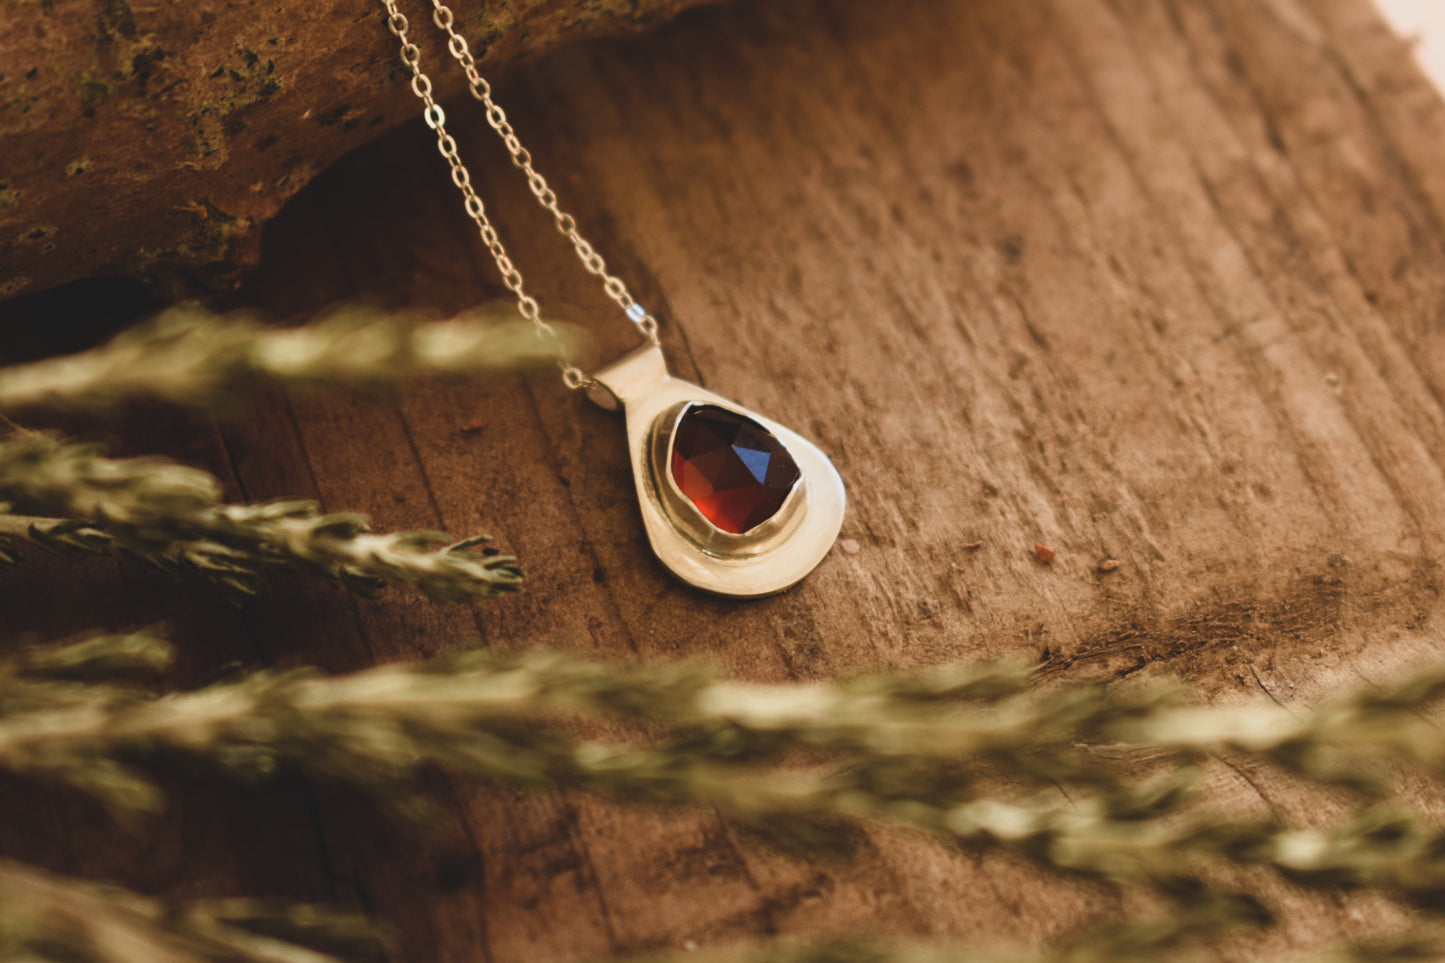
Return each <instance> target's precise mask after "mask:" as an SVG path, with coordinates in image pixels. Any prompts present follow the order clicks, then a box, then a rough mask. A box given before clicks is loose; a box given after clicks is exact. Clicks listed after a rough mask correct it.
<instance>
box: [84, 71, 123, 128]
mask: <svg viewBox="0 0 1445 963" xmlns="http://www.w3.org/2000/svg"><path fill="white" fill-rule="evenodd" d="M76 87H77V89H78V90H79V92H80V112H81V113H82V114H84V115H85V116H87V117H94V116H95V108H96V105H97V104H99V103H100V102H101V101H102V100H104V99H105V98H107V97H109V96H110V95H111V94H113V93H115V88H114V87H112V86H111V85H110V84H109V83H107V82H106V81H105V79H104V78H102V77H98V76H96V75H95V74H90V73H86V74H81V75H80V76H79V77H78V78H76Z"/></svg>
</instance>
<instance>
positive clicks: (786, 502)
mask: <svg viewBox="0 0 1445 963" xmlns="http://www.w3.org/2000/svg"><path fill="white" fill-rule="evenodd" d="M705 407H706V408H721V409H722V410H724V411H730V412H732V413H733V414H735V415H737V416H738V417H740V418H746V419H747V420H748V421H751V422H752V423H753V424H755V425H757V426H758V427H759V428H762V429H763V430H764V431H767V432H768V434H770V435H771V434H773V433H772V432H771V431H770V430H769V429H768V428H767V427H766V426H765V425H763V424H762V423H761V422H759V421H758V420H757V419H756V418H754V417H753V416H752V415H750V414H747V413H746V412H744V411H742V410H740V409H739V408H738V407H737V406H736V405H722V404H718V403H717V402H716V401H684V402H680V403H679V404H676V405H673V406H672V407H671V408H668V409H667V410H665V411H663V412H662V413H661V414H660V415H658V416H657V420H656V421H655V422H653V425H652V446H651V447H652V474H653V484H654V486H655V487H656V489H657V491H658V493H659V494H661V495H662V502H663V507H664V508H665V510H666V512H667V515H668V517H669V518H670V519H671V520H672V522H673V524H675V525H676V526H677V527H678V529H680V530H681V531H682V532H683V533H684V534H685V535H687V537H688V538H690V539H692V540H693V541H694V542H696V543H697V545H698V547H700V548H701V549H702V550H703V551H705V552H707V553H708V554H709V555H716V556H718V557H719V558H730V557H731V558H737V557H744V556H748V555H759V554H761V553H763V552H766V551H768V550H769V549H773V548H776V547H778V546H779V545H781V544H782V543H783V542H784V541H786V540H787V539H788V537H789V536H791V535H792V534H793V532H795V531H796V530H797V528H798V526H799V525H801V524H802V522H803V516H804V514H805V513H806V512H807V510H808V480H807V478H806V477H804V476H803V473H802V468H801V467H799V469H798V479H797V481H795V482H793V486H792V488H791V489H789V490H788V494H787V495H786V496H785V497H784V499H783V504H782V505H780V506H778V510H777V511H776V512H774V513H773V516H772V517H771V518H769V519H768V520H767V521H765V522H762V523H761V524H759V525H755V526H753V527H752V528H750V529H748V530H747V531H746V532H729V531H725V530H723V529H721V528H718V527H717V526H716V525H714V524H713V523H712V522H711V521H709V520H708V518H707V516H706V515H704V514H703V513H702V512H701V511H700V510H698V507H697V506H696V505H694V504H693V502H692V499H690V498H688V497H687V495H686V494H684V493H683V491H682V489H681V488H680V487H678V484H677V479H676V478H674V477H672V471H671V465H672V446H673V441H674V439H675V438H676V435H677V426H678V425H680V424H681V423H682V419H683V418H685V417H687V413H688V412H690V411H692V410H693V409H694V408H705ZM773 437H774V438H777V435H773ZM777 440H778V444H780V445H782V446H783V448H784V449H787V447H788V446H787V443H786V442H785V441H784V440H783V439H781V438H778V439H777ZM788 457H789V458H792V457H793V453H792V451H788ZM794 463H795V464H796V460H795V462H794Z"/></svg>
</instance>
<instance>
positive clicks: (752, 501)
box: [670, 405, 800, 535]
mask: <svg viewBox="0 0 1445 963" xmlns="http://www.w3.org/2000/svg"><path fill="white" fill-rule="evenodd" d="M670 467H671V470H672V478H673V481H675V482H677V487H678V488H679V489H680V490H681V491H682V493H683V494H684V495H686V496H687V498H688V500H689V501H691V502H692V503H693V504H694V505H696V506H697V510H698V511H700V512H702V514H703V516H704V517H705V518H706V519H707V520H708V521H710V522H712V523H713V525H715V526H717V527H718V528H720V529H722V530H723V531H725V532H731V533H732V534H734V535H741V534H744V533H745V532H748V531H750V530H752V529H754V528H756V527H757V526H759V525H761V524H762V523H763V522H766V521H767V520H768V519H770V518H772V517H773V515H775V514H776V513H777V511H778V509H779V508H781V507H782V505H783V502H784V501H785V500H786V499H787V497H788V493H789V492H790V491H792V490H793V485H795V484H796V483H797V481H798V478H799V475H800V473H799V471H798V466H797V464H796V463H795V462H794V461H793V456H792V455H790V454H788V450H787V449H786V448H784V447H783V443H782V442H780V441H778V439H777V437H776V436H775V435H774V434H773V433H772V432H770V431H768V430H767V429H766V428H764V427H763V426H762V425H760V424H758V423H757V422H756V421H753V420H752V419H751V418H745V417H743V416H742V415H739V414H737V413H736V412H732V411H728V410H727V409H726V408H720V407H718V406H717V405H697V406H695V407H693V408H690V409H688V411H687V413H686V414H684V415H683V416H682V420H681V421H679V422H678V425H677V428H676V430H675V431H674V433H673V438H672V464H671V466H670Z"/></svg>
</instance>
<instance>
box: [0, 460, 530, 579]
mask: <svg viewBox="0 0 1445 963" xmlns="http://www.w3.org/2000/svg"><path fill="white" fill-rule="evenodd" d="M220 492H221V486H220V483H219V482H218V481H217V480H216V479H215V478H214V477H213V476H211V475H210V474H208V473H206V472H203V471H200V470H199V469H195V468H189V467H186V466H184V465H177V464H175V463H173V462H169V461H165V460H162V459H156V458H124V459H113V458H105V457H103V456H102V455H101V454H100V453H99V452H97V451H96V450H95V449H94V448H93V447H92V446H87V445H79V444H74V443H69V442H65V441H63V440H61V439H58V438H55V437H54V436H51V435H48V434H42V433H22V434H16V435H11V436H9V437H6V438H0V502H8V503H10V504H11V505H12V506H13V509H14V510H15V511H19V512H29V513H36V514H43V515H48V516H63V517H64V519H65V521H57V522H55V523H54V524H51V525H49V527H45V526H44V525H34V524H32V525H31V526H30V527H28V528H27V531H26V537H27V538H28V539H29V540H31V541H39V542H42V543H46V542H48V543H49V547H53V548H57V549H62V550H63V549H65V548H71V549H75V550H86V549H91V548H94V549H98V548H99V546H100V544H101V541H102V539H103V538H109V539H110V541H111V543H112V544H113V545H114V547H115V548H116V549H117V550H120V551H122V552H125V553H126V554H129V555H132V556H135V557H137V558H139V559H141V560H142V561H147V562H150V563H152V564H156V565H159V566H160V567H162V568H166V569H169V570H182V569H185V570H192V571H195V572H198V573H199V574H201V575H203V576H206V577H208V578H210V579H211V580H212V581H215V582H217V583H218V584H221V585H222V586H223V587H225V588H228V589H231V590H234V591H237V592H247V591H253V590H254V587H255V581H256V572H257V570H258V569H259V568H261V567H265V566H282V567H287V568H291V569H295V570H299V571H302V572H306V573H308V574H312V575H318V576H321V577H323V578H327V579H331V580H336V581H340V582H342V583H344V584H346V585H347V586H348V587H350V588H352V589H354V590H356V591H358V592H361V593H363V594H369V593H373V592H375V591H377V590H378V589H380V588H381V587H382V586H384V585H385V584H387V583H402V584H407V585H411V586H413V587H415V588H417V589H419V590H420V591H422V592H424V593H426V594H427V595H429V596H431V597H432V598H434V599H438V600H441V601H459V600H463V599H467V598H473V597H477V596H489V595H502V594H506V593H509V592H515V591H518V590H519V589H520V586H521V581H522V577H523V576H522V571H521V569H520V568H519V567H518V566H517V564H516V559H515V558H513V557H511V556H505V555H500V554H495V553H491V552H489V551H487V550H484V549H482V548H481V546H482V544H483V543H484V542H485V541H486V539H485V538H473V539H465V540H463V541H460V542H453V543H449V542H448V539H447V538H446V536H444V535H441V534H439V533H435V532H402V533H394V534H375V533H372V532H371V531H370V530H369V528H368V526H367V521H366V518H365V517H364V516H361V515H355V514H333V515H322V514H320V512H319V510H318V507H317V505H316V504H315V503H314V502H310V501H305V500H291V501H276V502H267V503H263V504H259V505H225V504H221V502H220ZM0 517H5V516H0ZM13 517H14V516H12V518H13ZM22 524H25V523H24V522H16V521H11V522H9V523H8V526H9V529H10V530H11V531H12V532H13V531H14V529H16V528H19V527H20V526H21V525H22ZM57 526H59V527H57Z"/></svg>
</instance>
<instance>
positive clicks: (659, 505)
mask: <svg viewBox="0 0 1445 963" xmlns="http://www.w3.org/2000/svg"><path fill="white" fill-rule="evenodd" d="M592 378H593V380H594V381H595V382H596V383H597V384H598V385H599V386H600V387H596V388H593V389H591V391H590V392H589V395H590V397H591V398H592V400H593V401H594V402H596V403H597V404H598V405H600V406H601V407H603V408H606V409H608V410H610V411H615V410H617V409H618V408H619V407H620V408H622V409H623V410H624V411H625V412H626V415H627V449H628V452H629V454H630V460H631V462H632V475H633V478H634V479H635V480H636V482H637V500H638V502H639V504H640V506H641V509H642V521H643V524H644V525H645V526H646V528H647V537H648V539H649V540H650V541H651V542H652V550H653V551H654V552H655V553H656V554H657V557H658V558H659V559H660V560H661V561H662V563H663V564H664V565H666V566H667V567H668V568H669V569H671V570H672V572H673V574H674V575H676V576H677V577H678V578H680V579H682V580H683V581H684V582H686V583H688V584H689V585H692V586H695V587H697V588H700V589H703V590H704V591H708V592H713V593H716V594H718V595H731V596H738V597H742V598H751V597H757V596H761V595H772V594H773V593H775V592H781V591H783V590H784V589H786V588H788V587H789V586H791V585H793V584H794V583H795V582H797V581H798V580H799V579H801V578H802V577H803V576H805V575H807V574H808V573H809V572H811V571H812V570H813V569H814V568H816V567H817V565H818V563H819V562H821V561H822V560H823V556H825V555H827V554H828V550H829V549H830V548H832V546H833V542H834V540H835V539H837V537H838V530H839V529H840V528H841V527H842V525H843V508H844V506H845V504H846V501H847V496H846V493H845V492H844V489H843V479H842V478H841V477H839V475H838V470H837V469H836V468H834V467H833V463H832V462H831V461H829V460H828V456H827V455H825V454H823V452H822V451H820V450H819V449H818V447H817V446H816V445H814V444H813V443H812V442H810V441H808V440H807V439H805V438H803V437H802V436H801V435H799V434H797V433H796V432H793V431H789V430H788V429H787V428H784V427H783V426H782V425H780V424H777V423H776V422H774V421H770V420H768V419H767V418H764V417H762V416H761V415H757V414H754V413H753V412H751V411H749V410H748V409H746V408H744V407H742V406H741V405H738V404H735V403H733V402H731V401H728V400H727V399H726V398H721V397H719V396H717V395H715V394H713V393H712V392H710V391H707V390H705V389H703V388H699V387H698V386H697V385H694V384H692V383H690V382H687V381H682V380H680V379H678V378H674V377H672V376H671V375H670V374H668V372H667V361H666V360H665V359H664V358H663V355H662V349H661V348H659V347H658V346H657V345H655V344H645V345H643V346H642V347H640V348H638V349H637V350H635V351H633V352H631V353H630V354H627V355H625V356H624V357H622V358H621V359H619V360H617V361H615V362H613V363H612V364H610V365H608V366H607V367H606V368H603V369H602V370H601V371H599V372H597V373H595V374H594V375H593V376H592Z"/></svg>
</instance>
